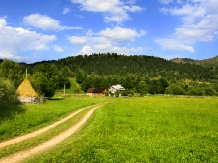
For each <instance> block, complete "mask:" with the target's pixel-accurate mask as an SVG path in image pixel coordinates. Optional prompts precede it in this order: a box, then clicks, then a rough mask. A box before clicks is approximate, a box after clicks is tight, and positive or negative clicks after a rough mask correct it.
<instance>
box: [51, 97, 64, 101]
mask: <svg viewBox="0 0 218 163" xmlns="http://www.w3.org/2000/svg"><path fill="white" fill-rule="evenodd" d="M48 100H51V101H60V100H63V98H61V97H53V98H49V99H48Z"/></svg>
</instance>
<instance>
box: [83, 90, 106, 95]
mask: <svg viewBox="0 0 218 163" xmlns="http://www.w3.org/2000/svg"><path fill="white" fill-rule="evenodd" d="M106 92H107V89H106V88H89V89H88V90H87V95H89V96H93V95H102V94H103V93H106Z"/></svg>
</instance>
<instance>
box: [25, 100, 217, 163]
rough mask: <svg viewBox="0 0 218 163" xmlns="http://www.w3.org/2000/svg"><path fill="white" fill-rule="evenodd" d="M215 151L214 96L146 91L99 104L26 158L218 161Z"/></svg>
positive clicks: (38, 159) (215, 118) (215, 106)
mask: <svg viewBox="0 0 218 163" xmlns="http://www.w3.org/2000/svg"><path fill="white" fill-rule="evenodd" d="M100 99H101V98H99V102H100ZM81 100H83V99H81ZM66 102H67V101H66ZM54 112H55V111H54ZM217 153H218V99H217V98H210V97H204V98H194V97H158V96H148V97H140V98H117V99H116V101H114V102H113V103H108V104H106V105H104V106H102V107H101V108H99V109H97V110H96V111H95V112H94V114H93V115H92V117H91V118H90V119H89V120H88V122H87V123H86V124H85V125H84V126H83V127H82V128H81V129H80V130H79V131H78V132H76V134H74V135H72V136H71V137H69V138H67V139H66V140H65V141H64V142H63V143H61V144H58V145H57V146H55V147H53V148H52V149H50V150H48V151H46V152H43V154H40V155H37V156H36V157H33V158H31V159H29V160H28V161H27V162H37V163H38V162H119V163H120V162H155V163H156V162H164V163H165V162H172V163H175V162H178V163H180V162H218V155H217Z"/></svg>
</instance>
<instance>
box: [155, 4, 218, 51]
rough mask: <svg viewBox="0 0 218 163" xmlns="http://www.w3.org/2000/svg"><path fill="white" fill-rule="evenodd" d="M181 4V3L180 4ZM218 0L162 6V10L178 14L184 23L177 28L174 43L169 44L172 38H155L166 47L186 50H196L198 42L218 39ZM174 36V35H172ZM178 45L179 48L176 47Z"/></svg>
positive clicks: (174, 14) (166, 12) (173, 14)
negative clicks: (217, 37) (217, 34)
mask: <svg viewBox="0 0 218 163" xmlns="http://www.w3.org/2000/svg"><path fill="white" fill-rule="evenodd" d="M180 6H181V5H180ZM217 8H218V1H217V0H188V1H186V3H184V5H182V6H181V7H178V6H175V7H171V8H166V7H164V8H162V9H161V12H163V13H165V14H170V15H172V16H178V17H179V18H181V22H182V24H181V25H180V26H179V27H177V28H175V32H174V34H173V37H174V39H173V40H174V43H173V42H171V43H172V45H174V46H175V47H173V46H172V45H168V43H169V42H170V40H172V39H171V38H163V39H157V40H155V42H156V43H158V44H159V45H160V46H162V47H163V48H164V49H169V50H176V49H178V50H186V51H189V52H192V53H193V52H194V45H195V44H196V43H197V42H208V41H213V40H214V39H216V31H217V30H218V10H217ZM171 37H172V36H171ZM176 47H178V48H176Z"/></svg>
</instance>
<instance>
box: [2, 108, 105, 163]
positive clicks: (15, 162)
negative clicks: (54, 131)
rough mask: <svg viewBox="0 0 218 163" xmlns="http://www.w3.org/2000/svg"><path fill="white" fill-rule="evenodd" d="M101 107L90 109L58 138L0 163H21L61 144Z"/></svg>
mask: <svg viewBox="0 0 218 163" xmlns="http://www.w3.org/2000/svg"><path fill="white" fill-rule="evenodd" d="M101 106H102V105H98V106H96V107H94V108H93V109H91V110H90V111H89V112H88V113H87V114H86V115H85V116H84V117H83V119H82V120H81V121H79V122H78V123H77V124H75V125H74V126H72V127H71V128H69V129H68V130H66V131H65V132H63V133H61V134H59V135H58V136H56V137H54V138H53V139H51V140H49V141H47V142H45V143H43V144H40V145H38V146H36V147H33V148H31V149H28V150H25V151H21V152H17V153H15V154H13V155H11V156H8V157H5V158H3V159H0V163H9V162H10V163H18V162H21V161H22V160H24V159H25V158H27V157H30V156H33V155H35V154H37V153H39V152H42V151H43V150H46V149H48V148H49V147H51V146H53V145H56V144H58V143H60V142H62V141H63V140H64V139H66V138H67V137H69V136H71V135H72V134H73V133H74V132H75V131H76V130H77V129H78V128H79V127H81V126H82V125H83V124H84V123H85V122H86V121H87V120H88V118H89V117H90V116H91V115H92V113H93V112H94V111H95V110H96V109H97V108H99V107H101Z"/></svg>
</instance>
